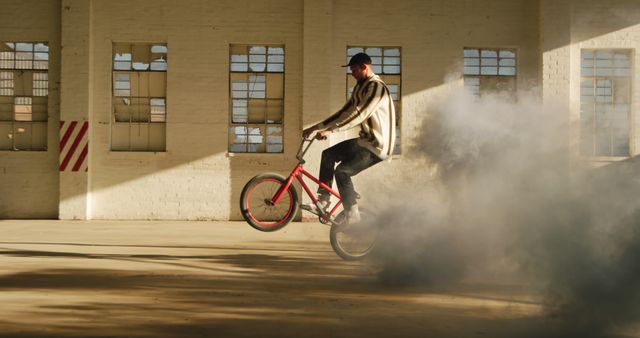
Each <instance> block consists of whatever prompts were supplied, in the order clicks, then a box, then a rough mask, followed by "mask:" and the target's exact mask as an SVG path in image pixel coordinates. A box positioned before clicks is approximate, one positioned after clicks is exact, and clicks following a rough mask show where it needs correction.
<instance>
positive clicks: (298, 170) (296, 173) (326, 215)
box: [271, 138, 342, 223]
mask: <svg viewBox="0 0 640 338" xmlns="http://www.w3.org/2000/svg"><path fill="white" fill-rule="evenodd" d="M314 140H315V138H312V139H306V138H303V139H302V142H301V143H300V147H299V148H298V153H297V154H296V159H298V164H297V165H296V166H295V168H293V171H292V172H291V174H290V175H289V178H287V183H286V184H285V185H283V186H282V187H280V189H279V190H278V191H277V192H276V193H275V195H274V196H273V198H272V199H271V203H273V204H274V205H275V204H277V203H278V201H280V198H282V195H284V192H285V191H287V189H289V186H291V184H292V183H293V179H294V178H295V179H297V180H298V182H300V185H301V186H302V188H303V189H304V191H305V192H306V193H307V195H308V196H309V198H311V201H312V202H313V204H314V205H315V206H316V207H317V208H318V210H320V215H318V216H320V217H321V218H322V219H324V220H326V221H328V222H331V223H333V222H332V221H331V220H330V218H331V216H332V215H333V214H334V213H335V212H336V210H338V207H340V205H342V198H341V197H340V194H339V193H338V192H337V191H335V190H333V189H331V187H329V186H328V185H326V184H324V183H323V182H320V180H319V179H317V178H315V177H314V176H313V175H311V174H310V173H309V172H308V171H306V170H304V167H303V165H304V164H305V163H306V162H305V160H304V155H305V154H306V153H307V151H308V150H309V148H310V147H311V144H312V143H313V141H314ZM305 142H309V144H308V145H307V146H306V147H304V144H305ZM304 176H306V177H307V178H308V179H310V180H311V181H313V182H314V183H316V184H317V185H318V186H320V187H322V188H323V189H325V190H326V191H328V192H329V193H330V194H331V195H333V196H335V197H336V198H338V203H336V205H334V206H333V208H332V209H331V211H329V212H326V211H324V210H323V209H322V207H321V206H320V205H319V203H318V199H317V198H316V197H315V195H314V193H313V192H312V191H311V189H309V186H307V184H306V183H305V181H304Z"/></svg>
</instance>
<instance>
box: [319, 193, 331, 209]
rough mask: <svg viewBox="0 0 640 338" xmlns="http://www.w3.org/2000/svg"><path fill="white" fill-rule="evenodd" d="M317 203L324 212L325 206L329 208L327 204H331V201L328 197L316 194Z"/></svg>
mask: <svg viewBox="0 0 640 338" xmlns="http://www.w3.org/2000/svg"><path fill="white" fill-rule="evenodd" d="M318 204H319V205H320V207H321V208H322V211H325V212H326V211H327V208H329V205H331V201H330V200H329V199H327V197H325V196H322V195H319V196H318ZM316 209H317V207H316Z"/></svg>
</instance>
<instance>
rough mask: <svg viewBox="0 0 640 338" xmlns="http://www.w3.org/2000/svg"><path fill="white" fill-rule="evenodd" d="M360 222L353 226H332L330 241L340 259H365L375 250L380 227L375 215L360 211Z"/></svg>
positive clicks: (364, 210)
mask: <svg viewBox="0 0 640 338" xmlns="http://www.w3.org/2000/svg"><path fill="white" fill-rule="evenodd" d="M360 217H361V221H360V222H358V223H356V224H353V225H345V226H342V225H332V226H331V231H330V235H329V238H330V241H331V247H332V248H333V251H334V252H335V253H336V254H337V255H338V256H340V257H341V258H342V259H344V260H347V261H357V260H362V259H364V258H366V257H367V256H368V255H369V254H371V252H372V251H373V250H374V248H375V244H376V241H377V240H378V236H379V235H380V227H379V225H378V224H377V223H376V218H375V215H374V214H373V213H371V212H369V211H368V210H366V209H360Z"/></svg>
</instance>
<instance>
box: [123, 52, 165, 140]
mask: <svg viewBox="0 0 640 338" xmlns="http://www.w3.org/2000/svg"><path fill="white" fill-rule="evenodd" d="M167 56H168V50H167V45H166V44H163V43H134V44H131V43H116V44H114V45H113V79H112V80H113V97H112V104H113V108H112V109H113V114H112V115H113V117H112V119H111V150H113V151H165V149H166V129H167V127H166V124H167V109H166V102H167V99H166V96H167Z"/></svg>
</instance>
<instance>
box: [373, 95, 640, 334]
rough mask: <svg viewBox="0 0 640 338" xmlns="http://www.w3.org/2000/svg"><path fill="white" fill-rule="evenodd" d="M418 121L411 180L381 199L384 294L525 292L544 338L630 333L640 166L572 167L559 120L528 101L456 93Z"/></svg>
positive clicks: (533, 99) (636, 308) (637, 274)
mask: <svg viewBox="0 0 640 338" xmlns="http://www.w3.org/2000/svg"><path fill="white" fill-rule="evenodd" d="M425 115H426V116H428V117H426V118H425V120H424V123H423V125H422V128H421V131H420V134H421V136H420V138H419V139H418V140H417V142H416V145H415V146H414V147H412V149H411V150H410V151H408V152H407V153H406V154H404V159H403V160H406V161H408V159H411V161H412V162H413V163H412V166H413V167H412V169H411V170H409V171H410V172H411V173H412V175H411V177H403V178H401V179H399V180H398V181H396V182H393V185H394V188H391V189H389V191H387V192H386V193H385V194H386V195H388V196H398V197H397V198H394V199H395V201H394V202H391V205H390V206H389V207H388V208H386V209H385V211H382V212H381V215H380V218H379V219H380V222H381V224H383V225H385V229H386V230H385V232H384V233H383V236H382V237H381V239H380V241H379V245H378V247H377V251H376V252H375V254H374V257H373V262H374V263H375V264H377V265H379V266H381V269H380V279H381V280H382V281H383V282H384V283H388V284H392V285H407V284H408V285H412V284H418V285H427V286H429V287H432V288H447V287H449V286H450V285H452V284H455V283H460V282H463V281H465V282H469V281H475V282H480V283H494V284H506V285H508V284H511V285H513V284H517V285H523V286H526V287H529V288H531V290H535V293H536V294H541V295H542V296H543V300H542V302H543V304H544V307H545V312H546V314H547V315H548V318H551V319H552V320H551V321H550V325H551V326H552V328H546V329H545V332H544V334H545V336H557V337H606V336H608V335H612V334H613V332H618V331H619V330H623V329H625V328H626V327H628V326H629V325H630V324H633V323H638V322H640V199H639V198H638V196H640V176H639V175H638V172H639V169H640V167H639V165H640V163H635V162H636V161H635V160H634V159H630V160H626V161H622V162H618V163H613V164H609V165H606V166H602V167H600V168H591V167H590V166H588V165H584V166H583V165H582V163H584V162H580V161H579V160H578V159H576V158H574V160H572V159H571V153H572V152H571V149H572V145H571V144H569V140H570V139H571V138H570V134H569V133H570V130H571V128H570V126H569V125H568V118H567V117H568V115H569V114H568V112H566V111H561V110H557V109H553V108H550V107H543V106H542V104H541V102H540V100H539V98H537V96H536V95H527V94H520V95H519V96H518V100H517V102H515V100H514V99H513V98H511V97H505V96H500V95H494V96H483V98H482V99H476V98H474V97H471V96H470V95H468V94H465V93H456V94H453V95H449V96H447V97H442V98H440V99H438V100H437V102H436V103H435V104H434V105H433V108H430V111H429V112H428V114H425ZM416 173H423V174H422V175H420V174H418V175H416ZM400 196H402V197H400ZM531 334H534V335H535V333H531Z"/></svg>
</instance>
